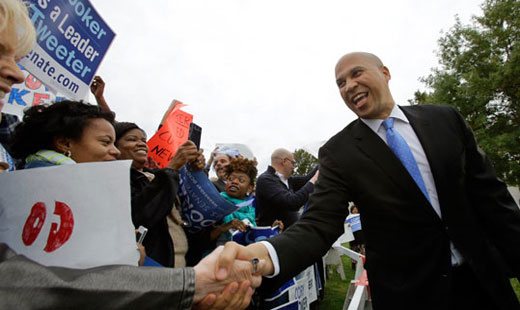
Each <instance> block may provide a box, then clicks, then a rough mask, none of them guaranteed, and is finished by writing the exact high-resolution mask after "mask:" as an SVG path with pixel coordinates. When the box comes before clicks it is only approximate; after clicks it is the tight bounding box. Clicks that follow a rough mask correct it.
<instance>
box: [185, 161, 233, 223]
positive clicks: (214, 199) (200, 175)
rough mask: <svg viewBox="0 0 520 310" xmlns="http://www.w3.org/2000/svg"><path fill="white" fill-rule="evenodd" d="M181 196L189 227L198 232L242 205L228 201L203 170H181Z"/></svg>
mask: <svg viewBox="0 0 520 310" xmlns="http://www.w3.org/2000/svg"><path fill="white" fill-rule="evenodd" d="M178 193H179V197H180V199H181V202H182V209H183V219H184V221H185V222H186V223H187V229H188V231H189V232H191V233H196V232H199V231H201V230H202V229H204V228H205V227H208V226H211V225H213V224H214V223H216V222H217V221H220V220H221V219H222V218H223V217H224V216H226V215H228V214H230V213H233V212H235V211H236V210H238V209H239V208H240V207H237V206H234V205H232V204H231V203H229V202H228V201H226V200H225V199H224V198H223V197H222V196H220V194H219V192H218V191H217V189H216V188H215V186H214V185H213V183H211V181H210V180H209V179H208V176H207V175H206V174H205V173H204V172H202V171H189V170H188V169H186V167H184V168H182V169H181V170H180V182H179V191H178Z"/></svg>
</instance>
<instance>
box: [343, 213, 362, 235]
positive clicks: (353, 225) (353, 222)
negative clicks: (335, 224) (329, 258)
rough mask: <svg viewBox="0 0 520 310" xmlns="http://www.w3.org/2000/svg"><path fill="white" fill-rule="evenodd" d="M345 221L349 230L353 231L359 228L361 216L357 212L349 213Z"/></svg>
mask: <svg viewBox="0 0 520 310" xmlns="http://www.w3.org/2000/svg"><path fill="white" fill-rule="evenodd" d="M345 223H347V224H348V226H349V227H350V230H351V231H352V232H353V233H354V232H356V231H358V230H361V217H360V216H359V214H350V215H349V216H347V219H346V220H345Z"/></svg>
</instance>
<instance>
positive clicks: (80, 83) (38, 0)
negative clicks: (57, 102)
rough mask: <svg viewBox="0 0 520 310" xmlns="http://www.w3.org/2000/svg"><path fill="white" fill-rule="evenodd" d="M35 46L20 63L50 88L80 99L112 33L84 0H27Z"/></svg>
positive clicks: (111, 38)
mask: <svg viewBox="0 0 520 310" xmlns="http://www.w3.org/2000/svg"><path fill="white" fill-rule="evenodd" d="M27 2H28V3H29V4H30V5H29V13H30V16H31V21H32V23H33V25H34V27H35V29H36V36H37V45H36V46H35V48H34V49H33V50H32V51H31V52H30V53H29V54H28V55H27V56H26V57H24V59H23V61H22V62H21V63H22V65H23V66H24V67H26V68H27V69H28V70H29V72H31V73H32V74H33V75H34V76H36V77H37V78H38V79H39V80H41V81H42V82H43V83H44V84H46V85H47V86H49V88H51V89H53V90H59V91H60V92H63V93H64V94H66V95H67V96H68V97H71V98H73V99H83V98H84V97H85V96H86V94H87V93H88V86H89V85H90V82H91V81H92V79H93V78H94V74H95V73H96V71H97V68H98V67H99V65H100V63H101V61H102V60H103V57H104V56H105V54H106V52H107V50H108V48H109V47H110V44H111V43H112V41H113V40H114V37H115V33H114V32H113V31H112V29H110V27H109V26H108V25H107V24H106V23H105V21H104V20H103V19H102V18H101V16H100V15H99V14H98V12H97V11H96V10H95V9H94V7H93V6H92V4H91V3H90V2H89V1H87V0H29V1H27Z"/></svg>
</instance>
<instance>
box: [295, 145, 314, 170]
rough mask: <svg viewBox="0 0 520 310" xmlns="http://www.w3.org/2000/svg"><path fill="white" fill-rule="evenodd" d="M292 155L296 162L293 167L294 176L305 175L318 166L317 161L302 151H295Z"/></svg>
mask: <svg viewBox="0 0 520 310" xmlns="http://www.w3.org/2000/svg"><path fill="white" fill-rule="evenodd" d="M293 154H294V160H295V161H296V164H295V165H294V174H295V175H307V174H309V173H310V172H311V171H312V169H314V167H316V165H317V164H318V159H317V158H316V157H314V156H313V155H312V154H311V153H309V152H307V151H305V150H304V149H297V150H295V151H294V153H293Z"/></svg>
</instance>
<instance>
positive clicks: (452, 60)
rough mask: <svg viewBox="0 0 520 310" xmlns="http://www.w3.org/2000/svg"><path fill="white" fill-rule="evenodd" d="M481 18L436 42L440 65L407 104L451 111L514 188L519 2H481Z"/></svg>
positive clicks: (519, 107)
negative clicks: (461, 117)
mask: <svg viewBox="0 0 520 310" xmlns="http://www.w3.org/2000/svg"><path fill="white" fill-rule="evenodd" d="M481 8H482V16H474V17H473V18H472V22H471V24H469V25H463V24H461V22H460V20H459V19H458V18H456V22H455V25H454V26H453V27H452V28H451V29H450V30H449V31H448V32H447V33H445V34H444V35H443V36H442V37H441V38H440V39H439V50H438V52H437V54H438V58H439V64H440V67H438V68H434V69H432V72H431V74H430V75H429V76H428V77H425V78H422V79H421V80H422V82H423V83H425V84H426V86H428V88H429V90H430V91H429V92H421V91H417V92H416V93H415V98H414V100H411V103H412V104H444V105H450V106H454V107H456V108H457V109H458V110H459V111H460V112H461V113H462V115H464V117H465V119H466V121H467V122H468V123H469V125H470V126H471V128H472V129H473V131H474V133H475V136H476V138H477V141H478V144H479V146H480V147H481V148H482V149H483V150H484V151H485V152H486V153H487V155H488V156H489V158H490V160H491V161H492V163H493V165H494V166H495V169H496V170H497V173H498V175H499V176H500V177H501V178H503V179H504V180H505V181H506V182H507V183H508V184H510V185H519V184H520V164H519V163H520V1H518V0H486V1H485V2H484V3H483V4H482V5H481Z"/></svg>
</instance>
